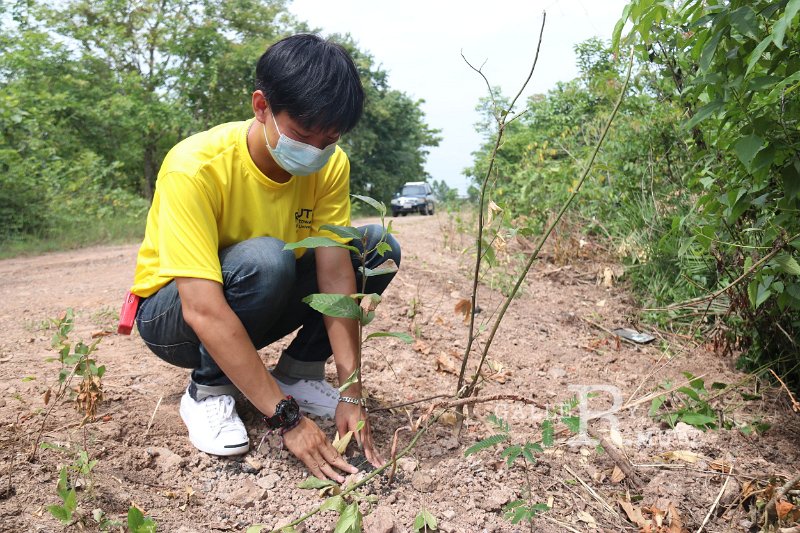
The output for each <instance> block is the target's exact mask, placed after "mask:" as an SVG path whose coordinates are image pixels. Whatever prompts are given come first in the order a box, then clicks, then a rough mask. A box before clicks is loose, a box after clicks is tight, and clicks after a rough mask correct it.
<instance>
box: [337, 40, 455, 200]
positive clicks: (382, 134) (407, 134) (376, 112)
mask: <svg viewBox="0 0 800 533" xmlns="http://www.w3.org/2000/svg"><path fill="white" fill-rule="evenodd" d="M336 38H337V39H338V40H339V42H340V43H341V44H342V45H343V46H344V47H345V48H347V49H348V51H349V52H350V54H351V55H352V56H353V59H354V60H355V62H356V65H357V66H358V68H359V72H360V73H361V81H362V83H363V84H364V91H365V95H366V103H365V108H364V116H363V118H362V119H361V122H360V123H359V124H358V126H356V128H355V129H354V130H353V131H352V132H351V133H350V134H348V135H347V136H346V137H345V138H344V139H343V141H342V145H343V147H344V148H345V150H346V151H347V153H348V155H349V156H350V163H351V181H350V183H351V189H352V190H353V191H357V192H359V193H361V194H368V195H370V196H372V197H373V198H377V199H379V200H381V201H383V202H384V203H387V204H388V203H389V200H390V199H391V198H392V195H393V194H394V192H395V191H397V189H398V188H399V187H400V186H402V185H403V183H405V182H406V181H422V180H424V179H426V178H427V177H428V176H427V174H426V172H425V170H424V168H423V166H424V164H425V159H426V157H427V155H428V151H427V148H428V147H432V146H438V145H439V140H440V138H439V135H438V134H439V130H435V129H432V128H430V127H428V125H427V124H426V123H425V117H424V115H423V113H422V109H421V108H420V106H421V105H422V103H423V101H422V100H412V99H411V98H409V97H408V96H407V95H406V94H405V93H403V92H400V91H397V90H393V89H390V88H389V83H388V79H387V74H386V72H385V71H384V70H382V69H380V68H379V67H376V66H375V65H374V60H373V58H372V56H371V55H370V54H368V53H365V52H362V51H360V50H358V49H357V48H356V47H355V44H354V43H353V41H352V39H351V38H350V37H349V36H338V37H336Z"/></svg>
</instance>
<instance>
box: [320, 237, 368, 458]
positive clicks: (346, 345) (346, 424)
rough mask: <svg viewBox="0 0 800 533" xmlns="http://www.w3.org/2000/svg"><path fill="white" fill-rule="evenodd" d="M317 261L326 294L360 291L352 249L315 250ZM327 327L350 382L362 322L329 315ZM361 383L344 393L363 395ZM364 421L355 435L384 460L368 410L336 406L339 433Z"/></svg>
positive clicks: (340, 373) (340, 366)
mask: <svg viewBox="0 0 800 533" xmlns="http://www.w3.org/2000/svg"><path fill="white" fill-rule="evenodd" d="M314 253H315V259H316V263H317V285H318V286H319V290H320V292H322V293H330V294H353V293H355V292H357V289H356V278H355V274H354V272H353V265H352V263H351V262H350V252H349V251H348V250H346V249H344V248H337V247H333V246H331V247H322V248H316V249H315V250H314ZM324 320H325V329H326V330H327V332H328V340H329V341H330V343H331V348H332V349H333V359H334V361H335V362H336V373H337V375H338V377H339V383H340V384H342V383H344V382H345V381H347V378H349V377H350V376H351V375H352V374H353V372H354V371H355V370H356V365H357V359H358V357H357V355H358V322H357V321H356V320H353V319H350V318H336V317H330V316H325V317H324ZM361 394H362V391H361V384H360V383H353V384H352V385H350V386H349V387H348V388H347V390H345V391H344V392H343V393H342V395H343V396H350V397H353V398H361ZM360 420H363V421H364V429H363V430H362V431H360V432H357V433H356V434H355V436H356V441H357V442H358V443H359V444H361V445H362V447H363V448H364V455H365V456H366V457H367V460H368V461H369V462H370V463H372V464H373V465H375V466H378V465H380V464H382V463H383V458H381V457H380V455H378V453H377V451H376V450H375V446H374V444H373V441H372V432H371V429H370V425H369V420H368V418H367V414H366V410H363V409H362V408H361V407H360V406H359V405H355V404H351V403H345V402H340V403H339V405H338V406H337V408H336V428H337V429H338V431H339V435H344V434H345V433H347V432H348V431H352V430H355V428H356V425H357V424H358V422H359V421H360Z"/></svg>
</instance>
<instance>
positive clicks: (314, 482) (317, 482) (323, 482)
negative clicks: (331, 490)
mask: <svg viewBox="0 0 800 533" xmlns="http://www.w3.org/2000/svg"><path fill="white" fill-rule="evenodd" d="M336 486H337V484H336V482H335V481H333V480H330V479H319V478H318V477H315V476H308V477H307V478H305V479H304V480H303V481H301V482H300V483H299V484H298V485H297V488H298V489H324V488H325V487H336Z"/></svg>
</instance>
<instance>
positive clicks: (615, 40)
mask: <svg viewBox="0 0 800 533" xmlns="http://www.w3.org/2000/svg"><path fill="white" fill-rule="evenodd" d="M630 14H631V4H628V5H626V6H625V7H624V8H623V9H622V16H621V17H620V18H619V20H618V21H617V23H616V24H615V25H614V31H613V32H612V33H611V49H612V50H614V51H615V52H617V51H619V40H620V36H621V35H622V28H623V27H624V26H625V23H626V22H627V21H628V17H629V16H630Z"/></svg>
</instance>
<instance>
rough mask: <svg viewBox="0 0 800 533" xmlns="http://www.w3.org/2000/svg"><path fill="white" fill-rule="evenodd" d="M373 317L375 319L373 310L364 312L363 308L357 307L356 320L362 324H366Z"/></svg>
mask: <svg viewBox="0 0 800 533" xmlns="http://www.w3.org/2000/svg"><path fill="white" fill-rule="evenodd" d="M374 319H375V311H366V312H364V310H363V309H361V308H359V315H358V320H359V321H360V322H361V325H362V326H366V325H368V324H369V323H370V322H372V321H373V320H374Z"/></svg>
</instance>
